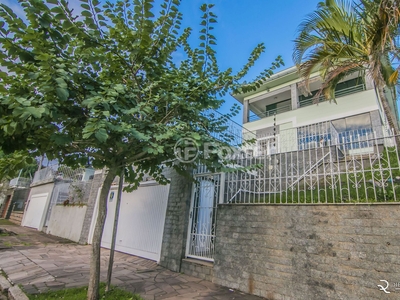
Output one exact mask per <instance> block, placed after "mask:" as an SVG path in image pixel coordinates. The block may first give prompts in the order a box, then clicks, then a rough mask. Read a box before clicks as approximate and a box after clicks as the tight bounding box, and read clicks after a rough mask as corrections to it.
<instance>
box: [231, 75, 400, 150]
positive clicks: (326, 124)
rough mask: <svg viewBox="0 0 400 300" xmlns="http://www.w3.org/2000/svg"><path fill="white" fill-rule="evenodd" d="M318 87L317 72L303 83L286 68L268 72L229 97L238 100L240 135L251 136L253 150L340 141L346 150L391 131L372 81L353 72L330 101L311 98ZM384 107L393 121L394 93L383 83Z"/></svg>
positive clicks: (367, 146) (365, 147)
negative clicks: (254, 140)
mask: <svg viewBox="0 0 400 300" xmlns="http://www.w3.org/2000/svg"><path fill="white" fill-rule="evenodd" d="M320 87H321V78H320V76H319V74H318V73H315V74H313V75H312V76H311V78H310V81H309V87H306V86H305V82H304V79H303V78H301V77H300V76H299V74H298V72H297V69H296V67H292V68H289V69H286V70H284V71H281V72H279V73H276V74H274V75H273V76H271V77H270V78H269V79H267V80H266V81H265V82H264V84H263V85H262V86H261V87H260V88H258V89H257V90H256V91H254V92H250V93H246V94H237V95H234V97H235V98H236V99H237V100H238V101H239V102H240V103H242V104H243V126H244V128H245V130H244V135H246V132H248V131H250V132H252V133H255V134H256V136H257V147H256V149H251V150H250V149H249V150H248V151H249V152H252V153H251V154H253V155H257V156H259V155H264V154H273V153H282V152H290V151H298V150H305V149H310V148H314V147H322V146H330V145H341V148H342V150H344V151H346V152H347V154H355V153H357V154H360V153H366V152H369V151H371V143H370V142H369V141H370V140H372V139H375V140H376V139H377V138H383V137H386V136H388V135H391V128H389V126H388V125H387V124H388V123H387V118H386V116H385V113H384V111H383V108H382V105H381V99H380V98H379V95H378V93H377V92H376V91H375V89H374V84H373V82H372V81H371V80H370V79H369V78H368V77H366V76H360V74H359V73H354V74H353V75H351V76H349V77H347V78H346V79H345V80H343V81H341V82H340V83H339V84H338V85H337V88H336V92H335V96H336V103H335V102H333V101H331V102H329V101H325V99H323V97H320V99H316V97H315V94H316V93H317V91H318V90H319V88H320ZM385 93H386V97H387V99H388V101H389V106H390V108H391V109H392V110H393V112H394V115H395V116H396V118H397V122H398V110H397V104H396V92H395V90H394V89H389V88H385Z"/></svg>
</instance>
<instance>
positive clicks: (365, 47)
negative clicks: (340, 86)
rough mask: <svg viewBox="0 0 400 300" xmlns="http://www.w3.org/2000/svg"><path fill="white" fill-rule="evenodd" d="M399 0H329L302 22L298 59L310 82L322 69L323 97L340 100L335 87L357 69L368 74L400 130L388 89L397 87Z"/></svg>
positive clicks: (387, 111) (296, 53)
mask: <svg viewBox="0 0 400 300" xmlns="http://www.w3.org/2000/svg"><path fill="white" fill-rule="evenodd" d="M399 4H400V1H399V0H361V1H359V2H352V3H350V2H347V1H336V0H325V1H324V2H320V3H319V4H318V7H317V9H316V10H315V11H314V12H313V13H311V14H310V15H308V17H307V18H306V19H305V21H304V22H303V23H302V24H300V26H299V29H298V30H299V34H298V37H297V38H296V40H295V50H294V53H293V59H294V62H295V63H296V65H297V66H298V68H299V71H300V73H301V75H303V76H304V77H305V78H306V80H308V79H309V78H310V75H311V74H312V72H314V71H315V70H317V69H319V71H320V73H321V76H322V78H323V84H322V87H321V90H320V91H319V93H317V97H318V96H319V95H321V94H324V96H325V97H326V99H328V100H331V99H334V97H335V95H334V92H335V87H336V85H337V83H338V82H339V81H340V80H341V79H343V78H344V77H345V76H347V75H349V74H351V73H353V72H357V71H360V72H366V73H367V76H369V77H370V78H372V79H373V81H374V82H375V85H376V88H377V90H378V92H379V94H380V97H381V99H382V105H383V108H384V111H385V114H386V116H387V117H388V121H389V125H390V126H391V128H394V129H395V131H396V133H399V130H398V122H397V118H396V116H395V115H394V113H393V112H392V111H391V109H390V107H389V104H388V100H387V98H386V96H385V93H384V91H383V87H384V86H385V85H386V86H389V87H393V86H394V85H395V84H396V83H397V81H398V71H399V62H400V56H399V48H398V46H399V45H398V39H399V32H400V31H399V15H400V12H399Z"/></svg>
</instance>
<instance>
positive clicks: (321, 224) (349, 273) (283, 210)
mask: <svg viewBox="0 0 400 300" xmlns="http://www.w3.org/2000/svg"><path fill="white" fill-rule="evenodd" d="M399 226H400V206H399V205H389V204H388V205H321V206H317V205H314V206H311V205H310V206H306V205H303V206H298V205H286V206H284V205H275V206H272V205H269V206H268V205H221V206H219V207H218V217H217V238H216V255H215V265H214V279H213V281H214V282H215V283H217V284H221V285H224V286H228V287H231V288H235V289H239V290H241V291H244V292H248V293H251V294H255V295H258V296H261V297H265V298H267V299H285V300H289V299H354V300H356V299H357V300H358V299H383V298H384V299H399V297H400V290H395V288H396V287H400V283H399V282H400V234H399V232H400V231H399ZM380 280H387V281H388V282H389V288H388V291H390V294H385V293H384V292H383V291H380V290H379V288H378V286H377V285H378V284H381V285H383V286H384V287H385V286H386V284H385V283H384V282H381V281H380Z"/></svg>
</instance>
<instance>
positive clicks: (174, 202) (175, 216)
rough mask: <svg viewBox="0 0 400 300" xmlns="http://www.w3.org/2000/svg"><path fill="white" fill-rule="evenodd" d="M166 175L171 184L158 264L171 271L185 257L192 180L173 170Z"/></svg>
mask: <svg viewBox="0 0 400 300" xmlns="http://www.w3.org/2000/svg"><path fill="white" fill-rule="evenodd" d="M166 176H167V177H168V178H170V179H171V185H170V188H169V196H168V206H167V213H166V217H165V225H164V234H163V243H162V247H161V257H160V265H161V266H163V267H166V268H168V269H170V270H172V271H175V272H180V270H181V261H182V259H183V258H184V257H185V247H186V240H187V231H188V222H189V210H190V195H191V191H192V182H191V181H190V180H188V179H186V178H184V177H182V176H180V175H179V174H177V173H176V172H175V171H173V170H169V171H168V172H166Z"/></svg>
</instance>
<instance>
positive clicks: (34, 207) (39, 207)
mask: <svg viewBox="0 0 400 300" xmlns="http://www.w3.org/2000/svg"><path fill="white" fill-rule="evenodd" d="M48 196H49V193H43V194H36V195H32V196H31V198H30V199H29V201H28V203H27V205H26V208H25V215H24V220H23V224H22V226H26V227H32V228H36V229H39V227H40V225H41V222H42V219H43V214H44V211H45V209H46V204H47V198H48Z"/></svg>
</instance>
